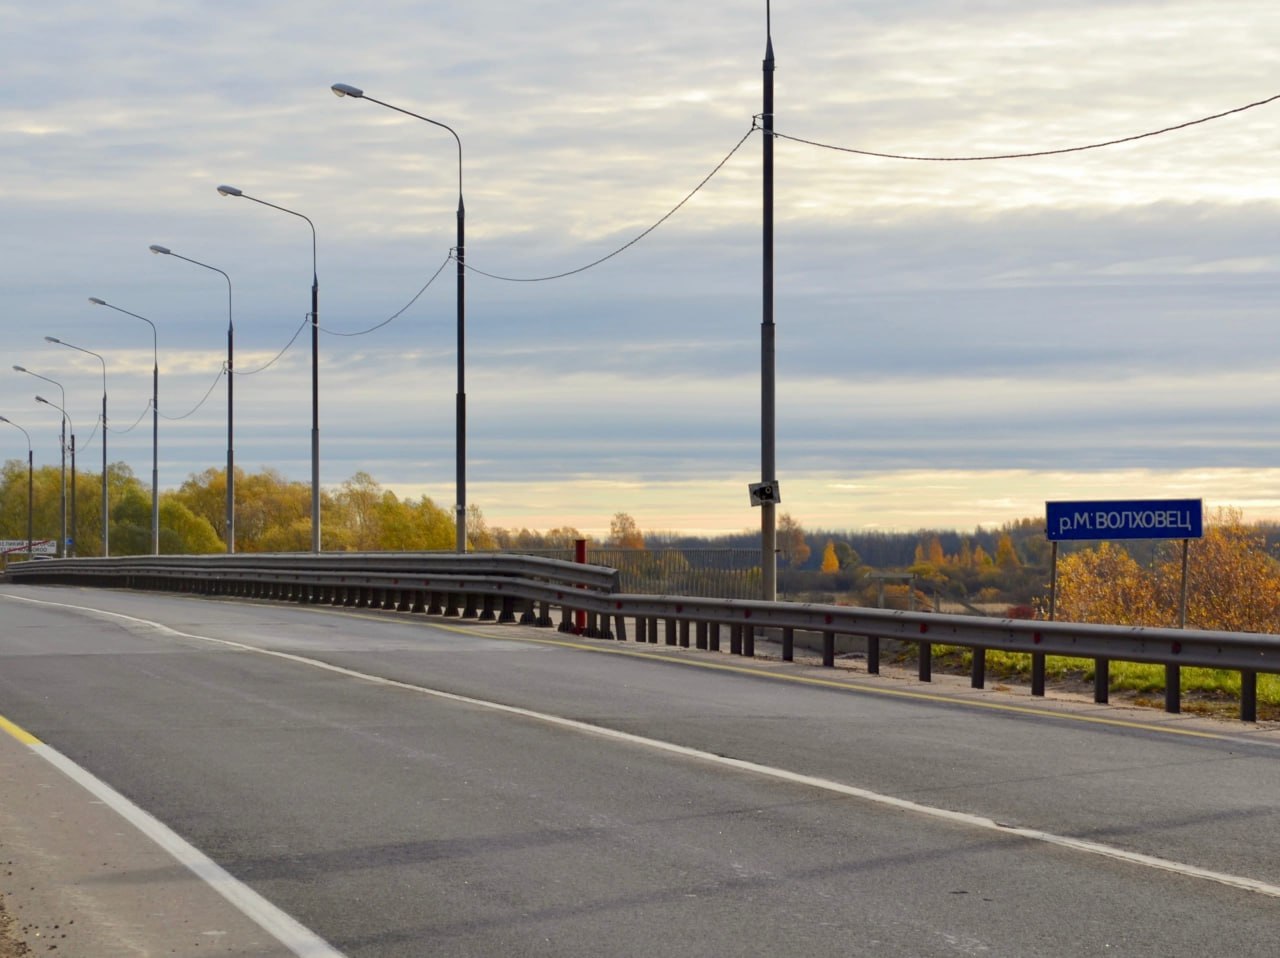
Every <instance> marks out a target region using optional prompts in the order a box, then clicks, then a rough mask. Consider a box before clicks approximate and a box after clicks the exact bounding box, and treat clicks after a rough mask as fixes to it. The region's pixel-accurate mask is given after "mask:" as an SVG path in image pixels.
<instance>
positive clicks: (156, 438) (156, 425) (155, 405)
mask: <svg viewBox="0 0 1280 958" xmlns="http://www.w3.org/2000/svg"><path fill="white" fill-rule="evenodd" d="M89 302H91V303H93V304H95V305H97V306H105V307H107V308H108V309H114V310H115V311H116V312H117V313H124V314H125V315H126V316H132V317H133V318H134V319H140V320H142V321H143V322H144V323H146V324H147V325H148V326H150V327H151V361H152V366H151V554H152V555H159V554H160V336H159V334H158V333H157V332H156V324H155V323H153V322H152V321H151V320H149V319H147V317H145V316H139V315H138V314H137V313H131V312H129V310H127V309H121V308H120V307H119V306H113V305H111V304H110V303H108V302H107V301H106V300H105V299H99V298H98V297H97V296H90V297H89Z"/></svg>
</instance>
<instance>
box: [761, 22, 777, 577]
mask: <svg viewBox="0 0 1280 958" xmlns="http://www.w3.org/2000/svg"><path fill="white" fill-rule="evenodd" d="M773 73H774V59H773V30H772V23H771V16H770V5H769V4H768V3H766V4H765V48H764V103H763V112H762V113H761V116H760V120H761V127H762V131H763V134H764V136H763V143H764V157H763V161H764V170H763V177H762V179H763V181H764V195H763V206H764V215H763V221H764V230H763V243H762V245H763V247H764V256H763V264H762V269H761V274H762V277H763V279H762V286H763V289H762V293H761V299H762V301H763V310H762V313H763V315H762V318H761V322H760V481H761V482H765V483H769V484H771V486H772V487H773V489H774V492H775V493H776V492H777V488H778V483H777V475H776V473H777V462H776V456H775V450H776V437H777V422H776V419H775V412H774V411H775V408H776V400H775V396H776V391H775V383H774V363H775V353H774V332H775V327H774V322H773ZM777 498H778V497H777V496H776V495H775V496H774V497H773V498H772V499H771V500H770V501H768V502H765V503H763V504H762V506H761V512H760V571H761V579H762V582H761V585H762V587H763V593H764V594H763V595H762V596H761V598H763V599H764V601H766V602H774V601H776V600H777V598H778V526H777V504H776V501H777Z"/></svg>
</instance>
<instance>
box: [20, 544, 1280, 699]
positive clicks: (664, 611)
mask: <svg viewBox="0 0 1280 958" xmlns="http://www.w3.org/2000/svg"><path fill="white" fill-rule="evenodd" d="M6 578H7V579H8V580H10V581H15V582H24V583H32V584H75V585H85V586H93V587H108V588H111V587H115V588H130V589H143V590H157V591H179V592H189V593H198V594H205V595H231V596H238V597H244V598H253V599H265V600H277V601H291V602H298V603H308V604H318V603H323V604H331V605H341V606H355V607H362V608H378V609H389V610H396V611H400V612H420V613H425V614H428V615H444V616H458V617H462V618H476V619H479V620H481V621H498V622H515V621H519V622H522V623H525V624H532V625H540V626H547V627H549V626H554V625H555V624H556V622H555V619H554V617H553V611H554V610H559V618H560V622H559V628H560V629H561V631H564V632H574V633H580V634H584V635H587V636H594V637H599V638H610V639H614V638H616V639H618V640H620V641H626V640H627V636H628V631H629V630H628V622H630V623H631V625H632V634H633V635H634V638H635V641H637V642H648V643H657V642H658V640H659V633H660V631H661V632H663V633H664V636H663V639H664V641H665V643H666V644H667V645H671V646H683V647H689V646H690V643H691V642H692V643H693V647H696V648H698V649H707V650H711V651H720V649H721V643H722V639H723V637H724V633H725V632H726V631H727V634H728V639H729V651H730V653H732V654H735V655H744V656H753V655H754V654H755V640H756V637H757V635H758V634H763V633H768V634H772V635H775V636H777V637H778V638H780V640H781V643H782V657H783V659H784V660H786V661H790V660H792V658H793V654H794V645H795V636H796V634H797V633H805V634H814V635H817V636H820V637H821V648H822V662H823V665H825V666H833V665H834V664H835V647H836V637H837V636H860V637H863V638H865V640H866V645H867V670H868V671H869V672H871V673H877V672H879V670H880V642H881V640H886V639H887V640H896V641H901V642H914V643H916V644H917V646H918V648H919V652H920V654H919V678H920V680H921V681H925V682H927V681H929V680H930V679H931V677H932V647H933V646H934V645H951V646H961V647H964V648H968V649H971V650H972V653H973V658H972V670H971V684H972V685H973V687H974V688H982V687H983V684H984V683H985V674H986V652H987V650H989V649H995V650H1001V651H1006V652H1018V653H1025V654H1027V655H1030V656H1031V657H1032V681H1031V685H1032V688H1031V691H1032V694H1034V695H1043V694H1044V658H1045V656H1046V655H1063V656H1072V657H1079V658H1091V659H1093V660H1094V663H1095V669H1094V700H1095V701H1097V702H1099V703H1104V702H1106V701H1107V698H1108V684H1109V683H1108V678H1109V663H1110V662H1111V661H1113V660H1116V661H1126V662H1144V663H1151V664H1157V665H1163V666H1164V667H1165V708H1166V710H1167V711H1170V712H1177V711H1179V710H1180V707H1181V692H1180V671H1179V670H1180V669H1181V668H1182V667H1183V666H1200V667H1204V668H1210V669H1226V670H1231V671H1237V672H1239V673H1240V677H1241V683H1240V685H1241V696H1240V717H1241V719H1242V720H1243V721H1247V722H1253V721H1256V718H1257V676H1258V674H1259V673H1280V636H1276V635H1257V634H1251V633H1235V632H1209V631H1199V630H1189V629H1187V630H1184V629H1156V628H1141V627H1134V626H1109V625H1085V624H1078V623H1070V622H1042V621H1036V620H1026V619H997V618H981V617H977V616H960V615H942V614H935V613H927V612H903V611H895V610H885V609H863V608H854V607H849V606H827V605H811V604H801V603H791V602H761V601H753V600H747V599H712V598H696V597H689V596H662V595H639V594H625V593H619V592H617V591H616V590H617V586H618V573H617V571H616V570H614V569H609V568H606V567H603V566H593V565H582V564H575V563H572V562H566V561H564V560H560V559H549V558H541V557H536V556H524V555H507V554H491V553H484V554H468V555H457V554H454V553H359V554H350V553H342V554H339V553H331V554H320V555H310V554H302V555H299V554H242V555H234V556H230V555H213V556H159V557H155V556H127V557H120V558H113V559H60V560H44V561H31V562H21V563H15V564H12V565H10V567H9V569H8V571H7V573H6ZM660 626H661V627H662V628H661V629H660Z"/></svg>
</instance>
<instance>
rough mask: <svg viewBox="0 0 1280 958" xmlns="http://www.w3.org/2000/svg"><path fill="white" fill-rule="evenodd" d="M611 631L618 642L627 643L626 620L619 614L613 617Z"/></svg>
mask: <svg viewBox="0 0 1280 958" xmlns="http://www.w3.org/2000/svg"><path fill="white" fill-rule="evenodd" d="M613 631H614V633H615V635H616V636H617V639H618V641H619V642H625V641H627V620H626V618H625V617H624V616H623V615H622V613H621V612H619V613H618V614H617V615H615V616H614V617H613Z"/></svg>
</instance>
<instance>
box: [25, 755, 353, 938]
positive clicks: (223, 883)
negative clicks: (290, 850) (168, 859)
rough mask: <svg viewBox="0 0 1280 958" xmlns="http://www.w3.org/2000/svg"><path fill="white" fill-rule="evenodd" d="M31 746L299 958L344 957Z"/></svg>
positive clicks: (59, 758) (135, 810)
mask: <svg viewBox="0 0 1280 958" xmlns="http://www.w3.org/2000/svg"><path fill="white" fill-rule="evenodd" d="M28 747H29V748H30V749H31V750H32V751H33V752H35V753H36V754H38V755H40V756H41V757H42V758H43V759H44V760H45V761H47V762H48V763H49V764H50V765H52V766H54V767H55V768H57V769H58V770H59V771H60V772H62V774H64V775H66V776H67V778H70V779H71V780H72V781H74V782H76V783H77V784H78V785H80V786H81V787H82V788H84V789H85V790H86V791H88V792H89V793H90V794H91V795H93V796H94V797H95V798H97V799H99V800H100V801H101V802H102V803H103V804H104V805H106V806H107V807H108V808H110V809H111V810H112V811H114V812H115V813H116V814H117V815H119V816H120V817H121V818H123V819H124V820H125V821H127V822H128V823H129V824H130V825H132V826H133V827H134V828H136V829H137V830H138V831H140V832H142V834H144V835H145V836H146V837H147V838H149V839H151V840H152V841H153V842H155V843H156V844H157V845H159V846H160V847H161V848H162V849H164V850H165V851H166V852H168V853H169V854H170V855H172V856H173V857H174V858H175V859H177V861H178V862H179V863H180V864H182V865H185V866H186V867H187V868H188V869H189V870H190V871H191V872H193V873H194V874H195V875H196V876H197V877H198V878H200V879H201V880H202V881H203V882H205V884H207V885H208V886H209V887H210V888H212V889H213V890H214V891H216V892H217V893H218V894H219V895H221V896H222V897H223V898H225V899H226V900H227V901H228V902H230V903H231V904H232V905H234V906H235V907H236V909H237V910H238V911H240V912H241V913H242V914H243V915H245V917H247V918H248V919H249V920H251V921H252V922H254V924H256V925H258V927H260V928H261V929H262V930H263V931H265V932H267V933H268V934H270V935H271V936H272V937H273V938H275V939H276V940H277V941H278V942H280V943H281V944H282V945H284V946H285V947H286V948H288V949H289V950H290V951H291V952H293V953H294V954H295V955H297V956H298V958H344V956H343V954H342V952H340V951H338V950H337V949H336V948H334V947H333V946H332V945H330V944H329V943H328V942H326V941H325V940H324V939H323V938H321V937H320V936H319V935H317V934H315V932H313V931H311V930H310V929H309V928H307V927H306V926H304V925H303V924H301V923H300V922H298V921H297V920H296V919H294V918H291V917H290V916H289V915H287V914H285V912H283V911H281V910H280V909H279V908H277V907H276V906H275V905H273V904H271V902H269V901H267V900H266V899H265V898H263V897H262V896H261V895H259V894H258V893H257V892H256V891H254V890H253V889H252V888H250V887H249V886H248V885H246V884H245V883H244V882H242V881H240V880H239V879H238V878H235V877H234V876H232V875H231V874H230V873H229V872H228V871H227V870H226V869H224V868H223V867H222V866H221V865H219V864H217V863H216V862H215V861H213V860H212V859H211V858H209V857H208V856H207V855H205V854H204V853H203V852H202V851H200V850H199V849H198V848H196V847H195V846H194V845H192V844H191V843H190V842H188V841H187V840H186V839H185V838H183V837H182V836H181V835H179V834H177V833H176V832H175V831H173V829H171V828H169V827H168V826H167V825H165V824H164V823H163V822H161V821H160V820H159V819H157V818H155V817H154V816H153V815H151V814H149V813H147V812H145V811H143V810H142V809H141V808H139V807H138V806H137V805H135V804H134V803H133V802H131V801H129V799H127V798H125V797H124V796H123V795H121V794H120V793H119V792H117V791H116V790H115V789H114V788H112V787H111V786H110V785H108V784H107V783H106V782H104V781H102V779H100V778H98V777H97V776H96V775H94V774H93V773H92V772H89V771H87V770H86V769H83V768H81V767H80V766H79V765H77V764H76V763H75V762H73V761H71V759H69V758H67V757H66V756H65V755H63V754H62V753H61V752H59V751H58V750H57V749H55V748H53V747H52V746H50V745H44V744H40V745H31V746H28Z"/></svg>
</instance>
